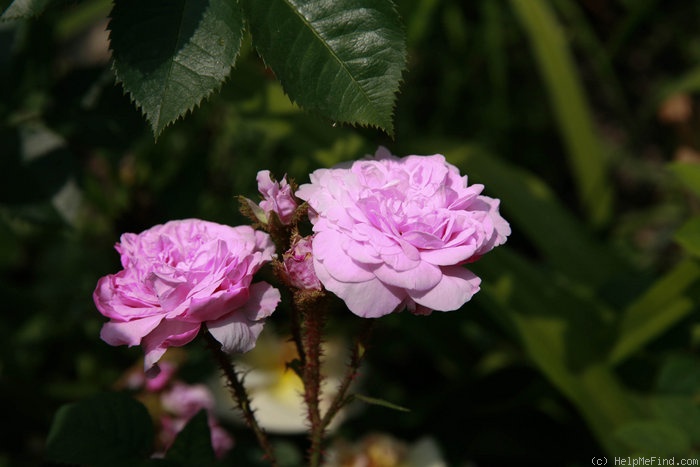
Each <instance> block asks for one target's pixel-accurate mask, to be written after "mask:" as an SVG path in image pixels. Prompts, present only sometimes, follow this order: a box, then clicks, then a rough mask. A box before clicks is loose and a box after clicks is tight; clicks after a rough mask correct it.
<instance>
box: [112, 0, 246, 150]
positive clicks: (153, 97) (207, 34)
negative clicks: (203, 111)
mask: <svg viewBox="0 0 700 467" xmlns="http://www.w3.org/2000/svg"><path fill="white" fill-rule="evenodd" d="M111 18H112V20H111V22H110V25H109V29H110V39H111V48H112V51H113V57H114V70H115V73H116V75H117V80H118V81H120V82H121V83H122V84H123V86H124V89H125V90H126V91H127V92H128V93H129V94H131V98H132V99H133V100H134V102H135V103H136V105H137V106H138V107H140V108H141V110H142V111H143V113H144V114H145V116H146V118H147V120H148V121H149V123H150V124H151V128H152V129H153V133H154V135H155V136H156V138H157V137H158V135H159V134H160V133H161V132H162V131H163V129H164V128H165V127H166V126H168V125H169V124H171V123H172V122H174V121H175V120H177V119H178V118H180V117H182V116H183V115H184V114H186V113H187V112H188V111H190V110H192V109H193V108H194V107H196V106H197V105H199V104H200V102H201V101H202V99H204V98H206V97H207V96H208V95H209V94H211V93H212V92H213V91H214V90H216V89H218V88H219V87H220V86H221V84H222V83H223V82H224V80H225V79H226V77H227V76H228V74H229V72H230V71H231V67H232V66H233V64H234V63H235V61H236V57H237V55H238V51H239V49H240V45H241V38H242V35H243V15H242V12H241V10H240V8H239V6H238V3H237V2H234V1H227V0H151V1H148V2H141V1H139V0H120V1H118V2H115V5H114V8H113V10H112V14H111Z"/></svg>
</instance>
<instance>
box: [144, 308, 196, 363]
mask: <svg viewBox="0 0 700 467" xmlns="http://www.w3.org/2000/svg"><path fill="white" fill-rule="evenodd" d="M199 328H200V323H187V322H183V321H170V320H163V321H162V322H161V323H160V325H159V326H158V327H156V328H155V329H154V330H153V331H151V332H150V333H149V334H148V335H147V336H146V337H144V338H143V340H142V342H141V344H142V345H143V350H144V353H145V354H146V356H145V365H144V367H145V369H146V371H148V370H149V369H150V368H151V367H152V366H153V365H155V364H156V362H157V361H158V360H159V359H160V357H162V356H163V354H164V353H165V351H166V350H168V347H180V346H183V345H185V344H187V343H188V342H191V341H192V339H194V338H195V337H196V336H197V333H198V332H199Z"/></svg>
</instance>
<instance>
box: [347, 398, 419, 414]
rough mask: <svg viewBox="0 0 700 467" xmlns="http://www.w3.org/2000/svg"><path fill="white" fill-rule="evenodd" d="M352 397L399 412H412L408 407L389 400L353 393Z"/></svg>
mask: <svg viewBox="0 0 700 467" xmlns="http://www.w3.org/2000/svg"><path fill="white" fill-rule="evenodd" d="M352 397H353V398H354V399H358V400H361V401H362V402H365V403H367V404H371V405H378V406H380V407H386V408H387V409H392V410H398V411H399V412H410V411H411V409H408V408H406V407H402V406H400V405H397V404H393V403H391V402H389V401H385V400H384V399H379V398H376V397H370V396H363V395H362V394H353V395H352Z"/></svg>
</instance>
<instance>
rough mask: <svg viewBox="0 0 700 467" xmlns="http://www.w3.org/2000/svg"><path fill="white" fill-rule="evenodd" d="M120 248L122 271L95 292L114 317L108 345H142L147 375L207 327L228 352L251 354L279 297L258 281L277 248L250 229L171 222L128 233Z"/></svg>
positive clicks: (105, 337) (105, 329)
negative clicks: (256, 276) (258, 273)
mask: <svg viewBox="0 0 700 467" xmlns="http://www.w3.org/2000/svg"><path fill="white" fill-rule="evenodd" d="M115 248H116V249H117V251H118V252H119V253H120V255H121V263H122V266H123V268H124V269H123V270H121V271H119V272H118V273H117V274H111V275H108V276H105V277H103V278H101V279H100V280H99V282H98V283H97V288H96V289H95V292H94V293H93V300H94V301H95V305H96V306H97V309H98V310H99V311H100V313H102V314H103V315H104V316H106V317H107V318H109V319H110V321H109V322H107V323H105V324H104V326H103V327H102V332H101V334H100V336H101V337H102V339H103V340H104V341H105V342H107V343H108V344H110V345H128V346H134V345H142V346H143V348H144V352H145V368H146V370H151V369H152V368H153V366H154V365H155V364H156V362H157V361H158V360H159V359H160V357H161V356H162V355H163V354H164V353H165V351H166V350H167V348H168V347H173V346H174V347H177V346H182V345H185V344H187V343H188V342H190V341H191V340H192V339H194V338H195V336H196V335H197V333H198V332H199V330H200V327H201V325H202V323H206V326H207V328H208V329H209V331H210V332H211V334H212V335H213V336H214V337H215V338H216V339H217V340H218V341H219V342H221V345H222V348H223V349H224V350H225V351H227V352H246V351H248V350H250V349H251V348H253V347H254V346H255V341H256V339H257V337H258V335H259V334H260V332H261V331H262V328H263V324H264V318H267V317H268V316H269V315H270V314H272V312H273V311H274V309H275V307H276V306H277V303H278V302H279V300H280V294H279V291H278V290H277V289H275V288H273V287H272V286H271V285H270V284H268V283H266V282H257V283H255V284H253V283H252V279H253V274H254V273H255V272H256V271H257V270H258V269H260V267H261V266H262V265H263V264H264V263H265V262H267V261H270V260H271V259H272V255H273V252H274V245H273V243H272V241H271V240H270V237H269V236H268V235H267V234H266V233H264V232H259V231H256V230H253V229H252V228H251V227H248V226H240V227H228V226H225V225H220V224H215V223H213V222H206V221H202V220H197V219H188V220H180V221H171V222H168V223H166V224H163V225H157V226H155V227H152V228H150V229H148V230H146V231H144V232H142V233H140V234H138V235H137V234H132V233H126V234H123V235H122V236H121V240H120V243H118V244H117V245H116V246H115ZM149 373H150V374H152V372H149Z"/></svg>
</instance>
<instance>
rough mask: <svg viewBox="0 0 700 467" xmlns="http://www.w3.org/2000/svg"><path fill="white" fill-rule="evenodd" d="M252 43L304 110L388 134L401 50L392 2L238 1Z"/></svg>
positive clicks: (401, 65) (401, 36) (400, 34)
mask: <svg viewBox="0 0 700 467" xmlns="http://www.w3.org/2000/svg"><path fill="white" fill-rule="evenodd" d="M242 4H243V6H244V10H245V13H246V16H247V18H248V21H249V24H250V29H251V33H252V35H253V42H254V44H255V46H256V48H257V50H258V51H259V52H260V54H261V55H262V57H263V59H264V60H265V62H266V63H267V64H268V65H269V66H270V67H271V68H272V70H273V71H274V72H275V74H276V75H277V78H278V79H279V80H280V81H281V83H282V86H283V87H284V90H285V92H286V93H287V94H288V95H289V97H290V98H291V99H292V100H293V101H294V102H296V103H297V104H299V105H301V106H302V107H304V108H306V109H308V110H312V111H316V112H319V113H320V114H322V115H324V116H326V117H328V118H330V119H331V120H333V121H337V122H347V123H353V124H359V125H369V126H376V127H379V128H381V129H383V130H385V131H386V132H387V133H389V134H392V133H393V131H394V125H393V120H392V117H393V108H394V102H395V99H396V97H395V94H396V92H397V90H398V88H399V81H400V79H401V72H402V70H403V68H404V67H405V61H406V46H405V40H404V34H403V31H402V28H401V24H400V21H399V16H398V13H397V12H396V10H395V7H394V5H393V3H392V2H391V1H389V0H337V1H328V0H271V1H264V2H263V1H258V0H243V1H242Z"/></svg>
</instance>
